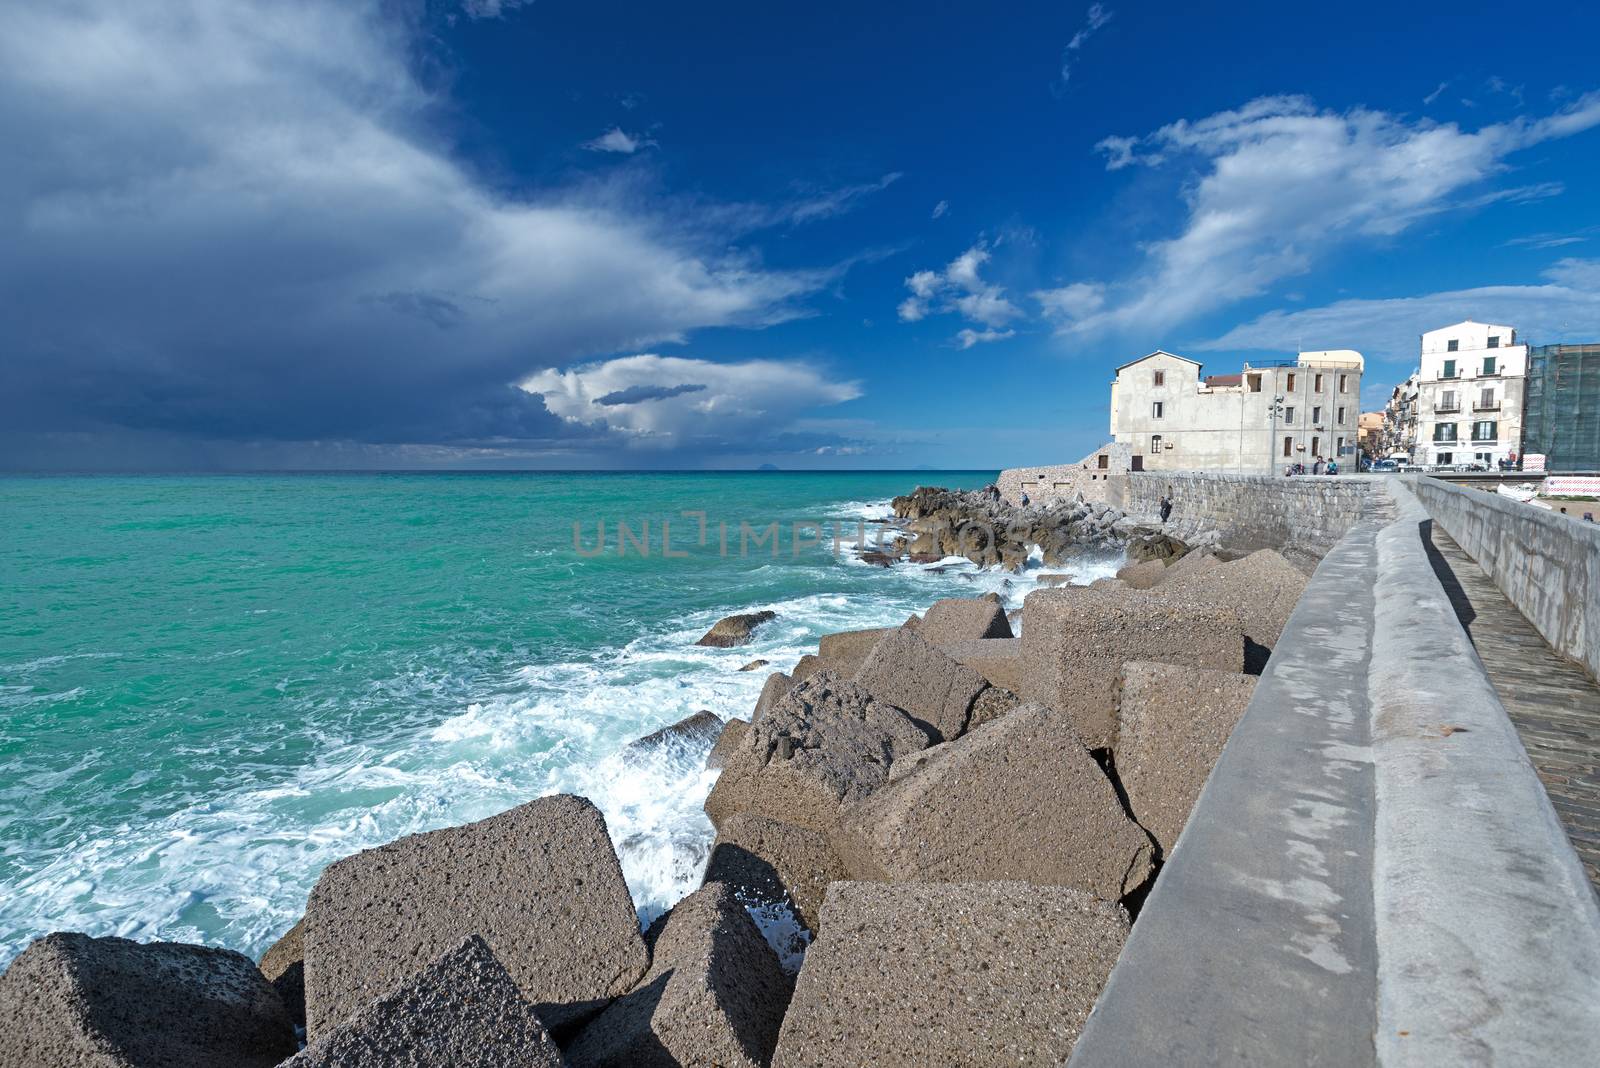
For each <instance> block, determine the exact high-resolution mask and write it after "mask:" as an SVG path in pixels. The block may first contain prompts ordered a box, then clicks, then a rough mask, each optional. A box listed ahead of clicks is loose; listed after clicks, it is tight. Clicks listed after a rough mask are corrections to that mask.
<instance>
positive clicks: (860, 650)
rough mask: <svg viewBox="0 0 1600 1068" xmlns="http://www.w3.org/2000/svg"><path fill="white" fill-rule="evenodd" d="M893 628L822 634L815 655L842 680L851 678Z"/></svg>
mask: <svg viewBox="0 0 1600 1068" xmlns="http://www.w3.org/2000/svg"><path fill="white" fill-rule="evenodd" d="M894 629H895V628H894V627H874V628H872V629H871V630H847V631H841V632H840V633H838V634H824V635H823V636H822V637H821V638H820V639H818V641H817V655H818V656H819V657H821V658H822V664H823V667H825V668H827V670H829V671H831V672H833V673H834V674H836V675H838V676H839V677H840V678H842V679H848V678H852V677H853V676H854V675H855V673H856V672H857V671H859V670H861V665H862V664H863V663H865V662H866V659H867V656H868V654H870V653H871V652H872V647H873V646H875V645H877V644H878V642H879V640H880V639H882V638H883V637H884V635H886V634H888V633H890V632H891V631H893V630H894Z"/></svg>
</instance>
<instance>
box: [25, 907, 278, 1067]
mask: <svg viewBox="0 0 1600 1068" xmlns="http://www.w3.org/2000/svg"><path fill="white" fill-rule="evenodd" d="M294 1048H295V1041H294V1026H293V1025H292V1024H291V1023H290V1022H289V1015H288V1013H287V1012H286V1011H285V1010H284V1007H283V1002H282V1001H281V1000H280V999H279V998H278V995H277V992H276V991H274V990H273V989H272V985H271V984H270V983H268V982H267V980H266V979H265V978H264V977H263V976H262V974H261V973H260V972H259V971H257V970H256V966H255V964H254V963H253V962H252V961H251V960H250V958H248V957H246V956H244V955H242V954H239V953H235V952H233V951H231V950H226V949H212V948H209V947H207V946H191V945H183V944H180V943H177V942H149V943H142V944H141V943H138V942H131V941H129V940H128V939H126V938H91V937H89V936H88V935H84V934H65V933H58V934H52V935H47V936H46V937H44V938H40V939H38V940H36V941H35V942H34V943H33V944H32V945H30V946H28V948H27V949H25V950H23V951H22V954H21V955H20V956H19V957H17V959H16V960H14V961H12V962H11V967H10V968H8V969H7V970H6V973H5V975H3V976H0V1066H3V1068H156V1066H160V1068H214V1066H216V1065H223V1064H226V1065H230V1066H238V1068H272V1066H273V1065H276V1064H277V1063H278V1062H279V1061H281V1060H283V1058H285V1057H287V1056H289V1055H290V1054H292V1053H293V1052H294Z"/></svg>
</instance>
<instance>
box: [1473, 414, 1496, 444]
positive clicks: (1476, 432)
mask: <svg viewBox="0 0 1600 1068" xmlns="http://www.w3.org/2000/svg"><path fill="white" fill-rule="evenodd" d="M1499 429H1500V424H1499V423H1497V422H1495V421H1494V420H1493V419H1485V420H1484V421H1482V422H1480V423H1473V424H1472V440H1473V441H1497V440H1499V437H1500V435H1499V433H1498V431H1499Z"/></svg>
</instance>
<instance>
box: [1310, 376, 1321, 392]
mask: <svg viewBox="0 0 1600 1068" xmlns="http://www.w3.org/2000/svg"><path fill="white" fill-rule="evenodd" d="M1311 392H1313V393H1321V392H1322V376H1321V375H1317V376H1316V377H1315V378H1313V379H1312V380H1311Z"/></svg>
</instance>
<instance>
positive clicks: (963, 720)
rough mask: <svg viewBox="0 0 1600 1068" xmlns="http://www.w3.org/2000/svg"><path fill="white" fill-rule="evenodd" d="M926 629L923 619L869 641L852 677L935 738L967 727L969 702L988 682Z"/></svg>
mask: <svg viewBox="0 0 1600 1068" xmlns="http://www.w3.org/2000/svg"><path fill="white" fill-rule="evenodd" d="M1003 619H1004V617H1002V621H1003ZM926 631H927V624H926V622H924V624H923V625H922V627H920V628H918V629H917V630H906V629H901V630H895V631H891V632H890V633H889V635H888V636H887V637H885V638H883V639H882V640H881V641H879V642H878V644H877V645H875V646H873V649H872V654H871V655H870V656H868V657H867V659H866V662H865V663H863V664H862V665H861V670H860V671H858V672H856V682H857V683H858V684H859V685H861V686H863V687H865V688H866V689H867V691H868V692H869V693H871V694H872V696H873V697H875V698H877V699H878V700H879V701H882V702H885V703H887V704H891V705H894V706H895V707H896V708H899V709H902V710H903V711H904V712H905V713H906V714H907V715H909V716H910V717H911V718H912V719H913V720H914V721H915V722H916V723H917V725H918V726H920V727H922V728H923V729H924V730H926V731H927V732H928V734H929V736H930V737H931V738H932V740H933V741H934V742H942V741H947V740H948V739H951V738H956V737H959V736H960V735H961V733H962V732H963V731H965V730H966V729H967V716H968V714H969V713H970V712H971V711H972V702H973V701H974V700H975V699H976V698H977V696H978V695H979V694H980V693H982V692H983V691H984V689H985V688H986V687H988V685H989V683H988V681H987V680H985V679H984V677H983V676H982V675H980V674H978V673H977V672H976V671H973V670H972V669H971V668H969V667H966V666H965V665H963V664H961V663H959V662H958V661H956V660H954V659H952V658H950V657H948V656H946V655H945V654H944V653H942V652H940V651H939V650H938V649H937V648H935V647H934V646H932V645H930V644H929V643H928V642H926V641H924V640H923V638H922V635H923V634H924V633H925V632H926Z"/></svg>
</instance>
